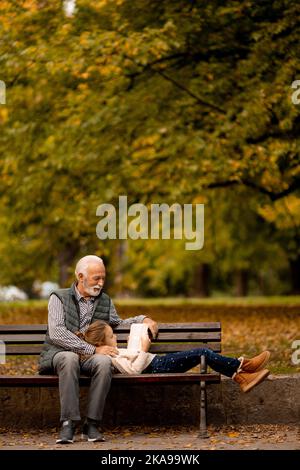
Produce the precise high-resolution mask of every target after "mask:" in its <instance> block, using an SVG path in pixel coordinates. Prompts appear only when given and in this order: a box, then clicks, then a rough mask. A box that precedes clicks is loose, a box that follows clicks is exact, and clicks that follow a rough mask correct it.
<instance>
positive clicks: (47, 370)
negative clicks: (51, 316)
mask: <svg viewBox="0 0 300 470" xmlns="http://www.w3.org/2000/svg"><path fill="white" fill-rule="evenodd" d="M53 294H54V295H56V296H57V297H58V298H59V299H60V300H61V302H62V304H63V310H64V314H65V325H66V327H67V329H68V330H70V331H72V332H73V333H74V332H76V331H78V330H79V322H80V310H79V304H78V301H77V297H76V292H75V284H73V285H72V286H71V287H70V288H69V289H58V290H56V291H53V292H52V295H53ZM110 303H111V300H110V297H109V296H108V295H107V294H105V293H104V292H102V291H101V293H100V294H99V295H98V296H97V297H96V300H95V301H94V307H93V315H92V319H91V323H93V322H94V321H96V320H104V321H107V322H109V310H110ZM48 330H49V327H48V328H47V333H46V338H45V343H44V347H43V350H42V352H41V355H40V360H39V373H40V374H51V373H53V358H54V356H55V354H56V353H58V352H61V351H66V349H64V348H63V347H59V346H55V344H53V343H52V341H51V339H50V337H49V331H48Z"/></svg>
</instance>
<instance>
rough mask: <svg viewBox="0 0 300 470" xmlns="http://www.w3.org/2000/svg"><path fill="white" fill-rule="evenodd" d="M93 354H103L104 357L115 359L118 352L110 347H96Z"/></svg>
mask: <svg viewBox="0 0 300 470" xmlns="http://www.w3.org/2000/svg"><path fill="white" fill-rule="evenodd" d="M95 354H105V355H106V356H111V357H116V356H117V355H118V354H119V352H118V350H117V348H113V347H112V346H97V347H96V351H95Z"/></svg>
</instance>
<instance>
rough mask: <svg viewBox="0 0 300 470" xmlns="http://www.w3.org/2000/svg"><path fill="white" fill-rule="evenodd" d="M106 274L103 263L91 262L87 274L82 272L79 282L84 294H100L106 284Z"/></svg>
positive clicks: (94, 295) (93, 295)
mask: <svg viewBox="0 0 300 470" xmlns="http://www.w3.org/2000/svg"><path fill="white" fill-rule="evenodd" d="M105 275H106V273H105V267H104V265H103V264H101V263H95V264H90V265H89V266H88V268H87V273H86V275H84V274H82V273H80V274H79V282H80V283H81V287H82V290H83V292H84V294H83V295H84V296H86V297H87V296H92V297H96V296H97V295H99V294H100V292H101V290H102V288H103V286H104V282H105Z"/></svg>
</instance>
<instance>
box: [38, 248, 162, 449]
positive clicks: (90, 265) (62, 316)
mask: <svg viewBox="0 0 300 470" xmlns="http://www.w3.org/2000/svg"><path fill="white" fill-rule="evenodd" d="M75 275H76V279H77V281H76V282H75V283H74V284H73V285H72V286H71V287H70V288H68V289H59V290H57V291H54V292H53V293H52V294H51V296H50V299H49V304H48V331H47V334H46V339H45V344H44V348H43V351H42V353H41V356H40V363H39V372H40V374H47V373H53V372H55V373H56V374H57V375H58V376H59V394H60V406H61V417H60V420H61V422H62V427H61V432H60V436H59V439H58V440H57V441H56V442H57V443H61V444H65V443H72V442H73V438H74V429H75V422H76V421H79V420H80V411H79V375H80V372H82V373H83V374H85V375H88V376H91V378H92V380H91V385H90V390H89V396H88V407H87V417H86V420H85V423H84V425H83V436H84V437H85V438H86V439H87V440H88V441H91V442H95V441H103V440H105V439H104V437H103V435H102V434H101V433H100V432H99V430H98V426H99V424H100V422H101V419H102V414H103V409H104V405H105V400H106V396H107V394H108V391H109V388H110V383H111V377H112V363H111V357H110V356H114V355H115V354H116V353H117V351H116V348H114V347H110V346H100V347H95V346H92V345H91V344H89V343H86V342H85V341H84V340H82V339H80V338H79V337H78V336H76V334H75V333H76V332H78V331H81V332H84V331H85V330H86V329H87V328H88V326H89V325H90V324H91V323H93V322H94V321H95V320H104V321H107V323H109V325H110V326H112V327H115V326H117V325H120V324H122V325H125V324H126V325H129V324H131V323H147V324H148V325H149V328H150V330H151V332H152V334H153V336H154V337H156V335H157V332H158V327H157V323H156V322H154V321H153V320H151V318H148V317H146V316H144V315H139V316H136V317H132V318H128V319H126V320H122V319H121V318H120V317H119V316H118V314H117V312H116V309H115V307H114V304H113V302H112V300H111V299H110V297H109V296H108V295H107V294H105V293H104V292H103V285H104V282H105V266H104V263H103V261H102V259H101V258H99V257H98V256H93V255H89V256H85V257H84V258H81V259H80V260H79V261H78V263H77V265H76V269H75ZM80 355H88V356H87V357H86V358H85V359H84V360H80V359H79V356H80Z"/></svg>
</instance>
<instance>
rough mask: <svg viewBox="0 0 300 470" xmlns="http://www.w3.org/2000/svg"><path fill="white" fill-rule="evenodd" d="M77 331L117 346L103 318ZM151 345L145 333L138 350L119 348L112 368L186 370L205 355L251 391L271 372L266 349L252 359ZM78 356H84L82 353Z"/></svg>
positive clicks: (99, 342)
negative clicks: (158, 350) (163, 350)
mask: <svg viewBox="0 0 300 470" xmlns="http://www.w3.org/2000/svg"><path fill="white" fill-rule="evenodd" d="M77 334H78V336H80V337H81V338H82V339H84V340H85V341H86V342H87V343H90V344H93V345H94V346H103V345H106V346H112V347H113V348H117V336H116V335H115V334H114V332H113V330H112V328H111V327H110V326H109V325H108V324H107V323H106V322H104V321H101V320H97V321H95V322H94V323H92V324H91V325H90V326H89V327H88V329H87V330H86V331H85V332H84V333H77ZM150 345H151V340H150V338H149V336H148V335H146V336H144V337H143V338H142V347H141V351H137V352H130V351H128V350H127V349H118V354H117V355H115V356H113V357H112V358H111V359H112V364H113V366H114V368H115V369H116V370H117V371H118V372H120V373H121V374H127V375H131V374H141V373H147V374H157V373H171V372H187V371H188V370H190V369H191V368H192V367H195V366H197V365H198V364H200V360H201V359H200V358H201V355H204V356H205V357H206V362H207V365H208V366H210V367H211V368H212V369H213V370H215V371H216V372H219V373H221V374H223V375H226V376H227V377H232V379H233V380H234V381H235V382H237V383H238V384H239V385H240V388H241V390H242V391H243V392H248V391H250V390H251V389H252V388H253V387H254V386H255V385H258V384H259V383H260V382H262V381H263V380H264V379H265V378H266V377H267V376H268V375H269V373H270V372H269V370H268V369H264V366H265V365H266V363H267V362H268V360H269V357H270V353H269V351H263V352H262V353H261V354H259V355H258V356H255V357H254V358H252V359H245V358H244V357H240V358H239V359H235V358H231V357H226V356H222V355H221V354H217V353H215V352H213V351H212V350H211V349H208V348H195V349H190V350H188V351H180V352H175V353H168V354H164V355H157V354H152V353H150V352H149V348H150ZM81 359H82V360H84V359H85V357H82V358H81Z"/></svg>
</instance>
